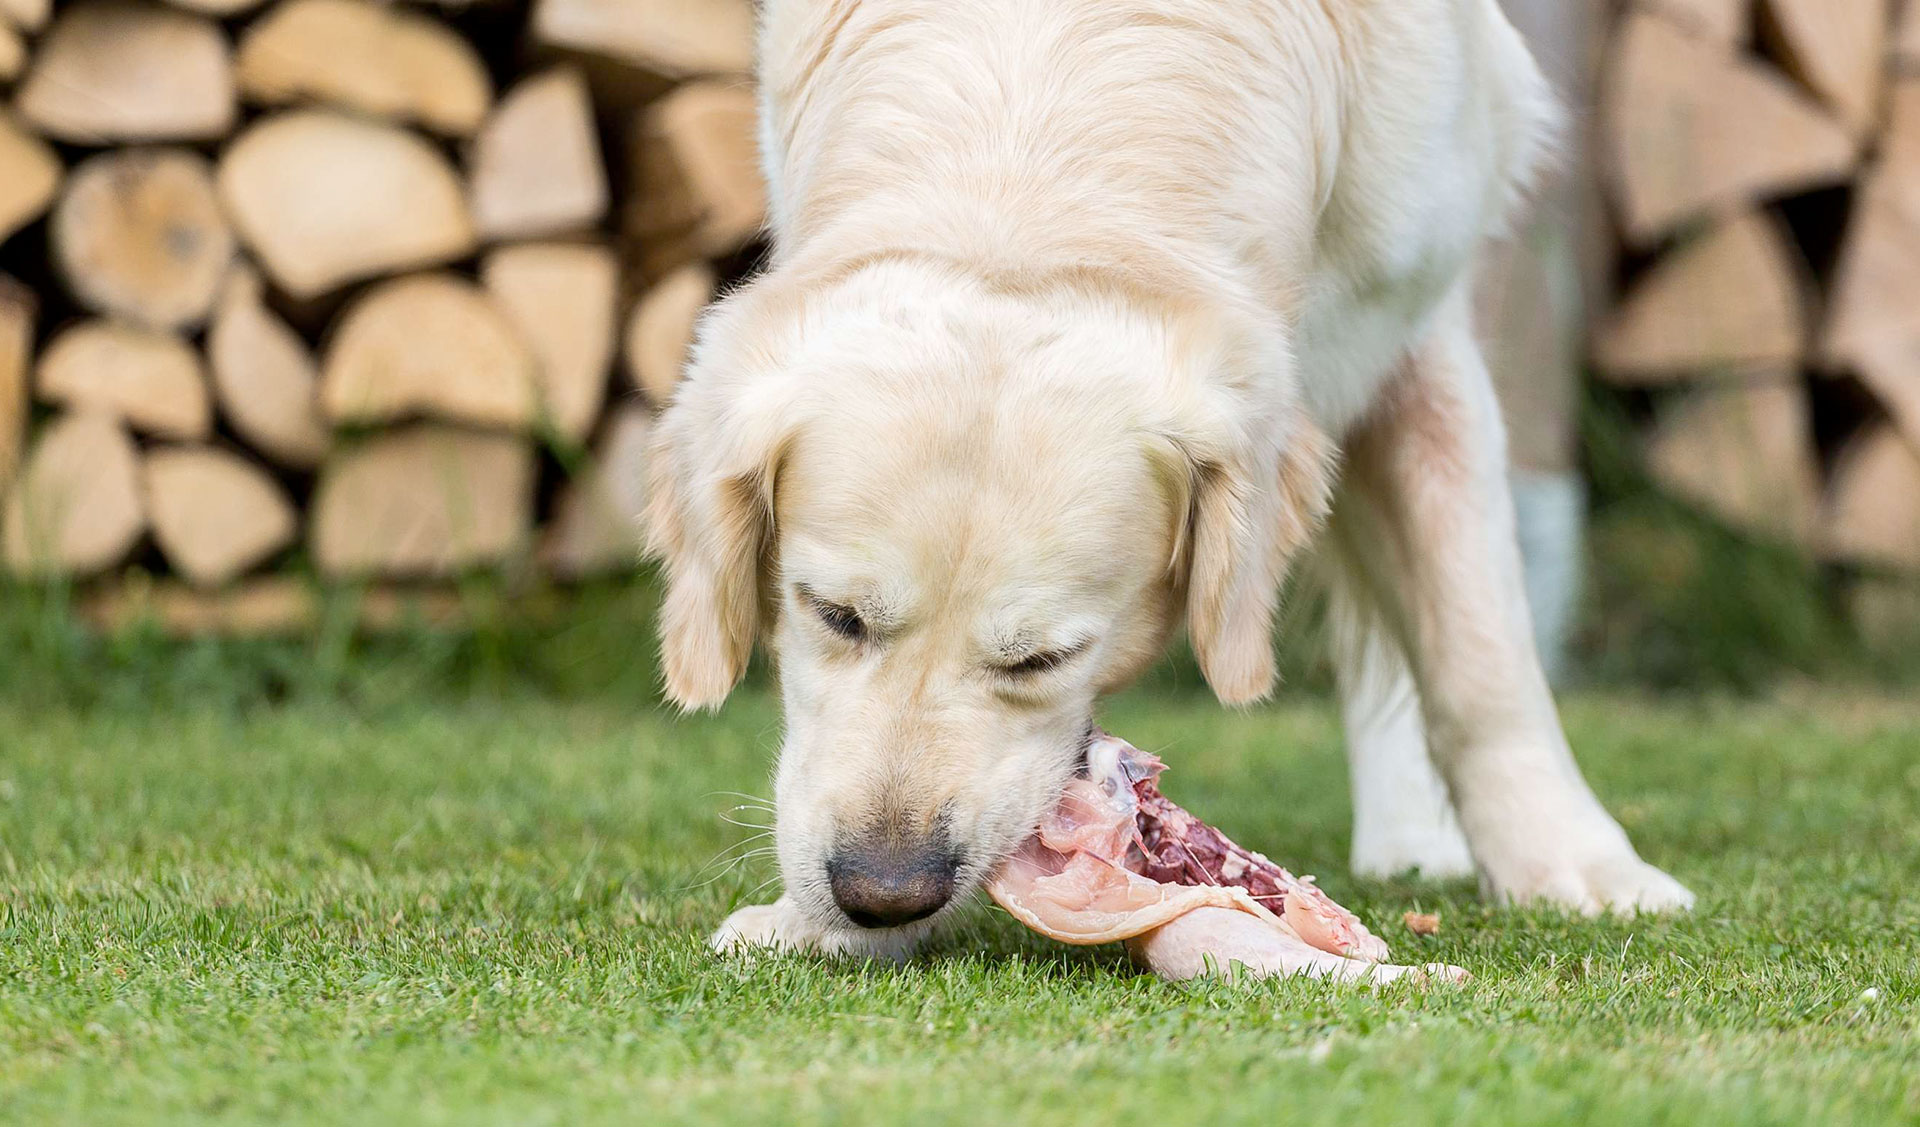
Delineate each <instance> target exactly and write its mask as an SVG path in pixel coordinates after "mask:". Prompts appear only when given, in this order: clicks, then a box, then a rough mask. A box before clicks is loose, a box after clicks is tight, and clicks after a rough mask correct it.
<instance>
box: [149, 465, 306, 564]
mask: <svg viewBox="0 0 1920 1127" xmlns="http://www.w3.org/2000/svg"><path fill="white" fill-rule="evenodd" d="M146 487H147V513H148V519H149V520H150V521H152V523H153V538H154V541H155V543H157V544H159V545H160V551H161V554H163V555H165V556H166V558H167V562H168V563H169V564H171V565H172V566H173V570H174V572H175V573H176V574H178V575H180V576H181V577H182V578H184V579H186V580H187V581H188V582H189V583H194V584H197V585H199V586H202V587H218V586H221V585H222V584H225V583H228V582H230V581H232V580H233V579H235V578H237V577H239V576H240V574H241V573H242V572H245V571H246V570H247V569H249V568H251V567H253V566H254V565H255V564H258V563H260V562H261V561H262V560H265V559H266V558H267V557H269V556H271V555H273V554H274V553H275V552H278V551H280V550H281V549H282V548H285V547H286V546H287V545H289V544H291V543H293V540H294V535H295V532H296V526H295V523H294V515H293V504H292V502H290V501H288V500H287V495H286V493H285V491H284V490H282V489H281V488H280V485H279V483H277V482H275V481H274V480H273V478H271V477H269V476H267V474H266V473H265V471H263V470H261V469H260V468H259V467H258V466H255V465H253V464H252V463H251V462H248V461H246V460H245V459H244V458H240V457H237V456H235V455H233V454H229V453H226V452H225V451H222V450H215V449H213V448H211V447H204V446H201V447H194V446H179V447H170V448H163V449H159V450H155V451H152V452H150V453H149V454H148V455H147V460H146Z"/></svg>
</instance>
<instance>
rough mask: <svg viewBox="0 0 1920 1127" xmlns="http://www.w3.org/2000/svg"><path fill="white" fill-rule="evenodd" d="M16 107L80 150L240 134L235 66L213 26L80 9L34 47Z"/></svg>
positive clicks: (187, 16)
mask: <svg viewBox="0 0 1920 1127" xmlns="http://www.w3.org/2000/svg"><path fill="white" fill-rule="evenodd" d="M16 101H17V103H18V106H19V109H20V113H21V116H23V117H25V118H26V119H27V120H28V121H29V122H31V123H33V124H34V125H35V126H36V127H38V128H39V130H40V131H41V132H42V133H45V134H47V135H48V136H51V137H55V138H57V139H59V140H62V141H70V142H73V143H75V144H80V145H101V144H108V143H112V142H119V141H199V140H207V139H211V138H214V137H222V136H225V135H226V134H227V133H228V132H229V131H230V130H232V128H233V123H234V113H235V106H234V92H233V67H232V63H231V60H230V59H229V58H228V55H227V40H226V37H225V36H224V35H223V34H222V33H221V31H220V27H219V25H218V24H216V23H214V22H213V21H212V20H209V19H206V18H205V17H202V16H197V15H193V14H191V13H188V12H182V11H177V10H175V9H171V8H162V7H159V6H158V5H151V4H140V3H128V2H124V0H82V2H81V3H78V4H75V5H73V6H72V7H69V8H64V9H63V10H62V11H61V13H60V18H59V19H57V20H55V21H54V23H53V27H52V28H51V29H50V30H49V31H48V32H47V35H46V38H44V39H42V40H41V41H40V42H39V44H38V45H36V46H35V48H34V52H33V66H32V68H31V69H30V70H29V72H28V74H27V79H26V82H25V84H24V85H23V86H22V87H21V88H20V94H19V97H18V98H17V99H16Z"/></svg>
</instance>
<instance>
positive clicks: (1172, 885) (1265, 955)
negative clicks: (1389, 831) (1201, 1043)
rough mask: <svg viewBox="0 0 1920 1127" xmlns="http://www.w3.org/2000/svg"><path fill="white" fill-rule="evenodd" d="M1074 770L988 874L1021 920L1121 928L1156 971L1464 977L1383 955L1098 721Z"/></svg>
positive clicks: (1101, 937)
mask: <svg viewBox="0 0 1920 1127" xmlns="http://www.w3.org/2000/svg"><path fill="white" fill-rule="evenodd" d="M1087 765H1088V771H1087V777H1086V778H1081V779H1075V780H1074V781H1073V782H1072V783H1071V784H1069V785H1068V787H1067V791H1066V793H1065V794H1064V795H1062V796H1061V799H1060V804H1059V805H1058V806H1057V807H1055V808H1054V810H1053V812H1052V813H1050V814H1048V815H1047V817H1046V818H1045V819H1044V820H1043V821H1042V822H1041V824H1040V828H1039V830H1038V831H1037V832H1036V833H1035V834H1034V835H1033V836H1032V837H1031V838H1028V839H1027V841H1026V842H1025V843H1024V844H1023V845H1021V847H1020V849H1019V850H1018V851H1017V852H1015V853H1014V855H1013V857H1012V859H1011V860H1009V861H1008V862H1007V864H1006V865H1005V866H1004V867H1002V869H1001V871H1000V873H999V875H998V876H996V877H995V878H994V879H993V880H992V881H990V882H989V883H988V885H987V892H988V894H989V895H991V896H992V897H993V898H994V900H995V901H996V902H997V903H998V904H999V905H1000V906H1001V907H1002V908H1005V909H1006V910H1007V911H1008V912H1009V913H1011V914H1012V915H1013V917H1014V918H1015V919H1018V920H1019V921H1020V922H1021V923H1024V924H1026V925H1027V926H1028V927H1030V928H1032V929H1033V930H1035V931H1037V932H1039V933H1041V934H1042V935H1046V936H1049V937H1051V938H1053V939H1058V940H1060V941H1061V942H1063V943H1075V944H1090V943H1110V942H1113V941H1115V940H1125V941H1126V943H1127V950H1128V952H1129V953H1131V954H1132V956H1133V958H1134V960H1135V961H1136V962H1139V963H1142V964H1144V965H1145V966H1146V967H1147V968H1148V969H1150V970H1152V971H1153V972H1154V973H1155V974H1158V975H1160V976H1161V977H1162V978H1167V979H1174V980H1179V979H1188V978H1196V977H1199V976H1201V975H1207V974H1217V975H1221V976H1224V977H1232V976H1233V975H1234V974H1236V973H1238V972H1240V971H1244V972H1246V973H1249V974H1252V975H1254V976H1256V977H1265V976H1268V975H1280V976H1287V975H1296V974H1303V975H1307V976H1309V977H1313V978H1336V979H1342V980H1367V981H1372V982H1387V981H1391V980H1393V979H1396V978H1400V977H1403V976H1409V975H1411V976H1415V977H1421V978H1438V979H1447V980H1453V981H1459V980H1462V979H1464V978H1466V976H1467V975H1466V972H1465V971H1463V970H1461V969H1460V968H1459V967H1450V966H1444V965H1442V964H1438V963H1432V964H1428V965H1427V966H1424V967H1414V966H1395V965H1391V964H1389V963H1387V962H1386V958H1387V945H1386V944H1385V943H1384V942H1382V941H1381V940H1380V939H1379V937H1377V936H1375V935H1373V934H1372V933H1371V932H1369V931H1368V930H1367V929H1366V927H1365V926H1363V925H1362V924H1361V923H1360V921H1359V919H1358V918H1356V917H1355V916H1354V915H1353V913H1351V912H1349V911H1347V910H1346V909H1345V908H1342V907H1341V906H1340V905H1338V904H1335V903H1334V902H1333V900H1332V899H1331V898H1329V897H1328V896H1327V894H1326V893H1324V892H1322V891H1320V889H1319V888H1318V887H1317V886H1316V885H1315V884H1314V883H1313V879H1312V878H1311V877H1308V878H1306V879H1304V880H1303V879H1301V878H1298V877H1295V876H1294V875H1293V874H1292V873H1289V872H1288V871H1287V870H1285V869H1283V868H1281V867H1280V866H1278V865H1276V864H1274V863H1273V862H1272V861H1269V860H1267V859H1266V858H1265V857H1263V856H1261V855H1260V854H1258V853H1254V852H1251V851H1249V850H1245V849H1242V848H1240V847H1239V846H1238V845H1235V844H1234V843H1233V842H1232V841H1231V840H1229V839H1228V838H1227V837H1226V835H1225V834H1222V833H1221V832H1220V831H1218V830H1216V829H1214V828H1213V827H1211V826H1209V825H1207V824H1206V823H1204V822H1202V821H1200V820H1199V819H1198V818H1195V817H1194V816H1193V815H1191V814H1189V813H1187V812H1186V811H1185V810H1182V809H1181V808H1180V807H1178V806H1176V805H1174V804H1173V803H1172V802H1170V801H1168V800H1167V798H1166V796H1165V795H1162V794H1161V793H1160V788H1159V786H1158V785H1157V784H1156V780H1157V779H1158V777H1159V775H1160V772H1161V771H1162V770H1164V769H1165V765H1164V764H1162V763H1161V762H1160V760H1159V759H1157V758H1155V757H1154V756H1152V755H1149V754H1148V753H1146V752H1144V751H1141V750H1140V749H1138V748H1136V747H1133V746H1132V745H1131V744H1128V743H1127V742H1126V741H1124V740H1120V739H1116V738H1115V737H1113V736H1109V735H1105V734H1102V735H1100V736H1098V737H1096V738H1095V740H1094V741H1093V744H1092V746H1091V747H1090V748H1089V750H1088V752H1087Z"/></svg>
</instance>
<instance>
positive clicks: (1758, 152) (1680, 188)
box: [1601, 13, 1858, 245]
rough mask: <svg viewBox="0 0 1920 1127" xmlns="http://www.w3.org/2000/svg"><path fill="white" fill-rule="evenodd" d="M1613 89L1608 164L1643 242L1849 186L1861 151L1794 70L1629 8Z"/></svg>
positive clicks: (1607, 94) (1611, 70)
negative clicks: (1781, 69) (1793, 196)
mask: <svg viewBox="0 0 1920 1127" xmlns="http://www.w3.org/2000/svg"><path fill="white" fill-rule="evenodd" d="M1603 86H1604V88H1603V90H1602V92H1601V112H1602V120H1603V125H1604V128H1603V131H1602V132H1603V138H1604V149H1605V152H1606V153H1607V155H1608V156H1609V157H1610V161H1609V169H1608V172H1609V175H1610V177H1611V180H1612V184H1613V188H1614V193H1615V196H1616V198H1617V200H1618V202H1619V204H1620V209H1621V212H1622V218H1623V221H1624V225H1625V228H1626V233H1627V236H1628V238H1629V239H1631V240H1632V241H1633V242H1635V243H1637V244H1640V245H1646V244H1650V243H1652V242H1653V241H1654V240H1656V239H1658V238H1659V237H1661V236H1662V235H1665V234H1666V233H1667V232H1668V231H1671V230H1672V229H1673V228H1674V227H1676V226H1678V225H1679V224H1680V223H1682V222H1684V221H1686V220H1688V219H1690V218H1693V217H1694V216H1697V215H1699V214H1701V213H1703V212H1706V211H1709V210H1712V209H1714V208H1718V207H1725V206H1728V205H1730V204H1735V203H1742V202H1745V201H1748V200H1750V199H1752V198H1754V197H1758V196H1773V195H1785V194H1788V193H1792V192H1799V191H1804V190H1807V189H1810V188H1815V187H1819V186H1822V185H1826V184H1834V183H1839V182H1841V181H1843V180H1845V179H1846V178H1847V176H1848V175H1849V174H1850V173H1851V172H1852V170H1853V167H1854V164H1855V161H1856V158H1857V155H1858V154H1857V150H1856V146H1855V144H1854V140H1853V138H1852V137H1851V136H1849V135H1848V133H1847V131H1846V129H1844V128H1843V127H1842V126H1841V125H1840V124H1839V123H1838V122H1836V121H1835V120H1834V119H1833V118H1832V117H1830V116H1828V115H1827V113H1826V112H1825V111H1824V110H1823V109H1821V108H1820V107H1819V106H1818V105H1817V104H1815V103H1814V102H1812V101H1811V100H1810V99H1809V98H1808V97H1807V96H1805V95H1804V94H1802V93H1800V91H1798V90H1796V89H1795V88H1794V87H1793V86H1792V84H1791V83H1789V82H1788V81H1787V80H1786V79H1785V78H1784V77H1782V76H1781V75H1779V74H1777V73H1776V72H1774V71H1773V70H1771V69H1770V68H1768V67H1766V66H1765V65H1763V64H1761V63H1759V62H1755V61H1749V60H1746V59H1740V58H1734V57H1730V56H1729V55H1728V53H1727V52H1725V51H1723V50H1720V49H1719V48H1716V47H1714V46H1713V45H1712V44H1709V43H1705V42H1702V41H1701V40H1697V39H1694V38H1693V37H1691V36H1689V35H1687V34H1686V33H1685V32H1683V31H1681V30H1679V29H1678V28H1676V27H1674V26H1673V25H1672V24H1670V23H1668V22H1667V21H1666V20H1663V19H1661V18H1660V17H1658V16H1654V15H1649V14H1646V13H1632V14H1629V15H1628V16H1627V18H1626V20H1625V21H1624V23H1623V24H1622V27H1621V29H1620V31H1619V33H1618V35H1617V37H1616V39H1615V41H1614V44H1613V50H1612V57H1611V65H1610V66H1609V67H1608V69H1607V77H1606V81H1605V83H1604V84H1603Z"/></svg>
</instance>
